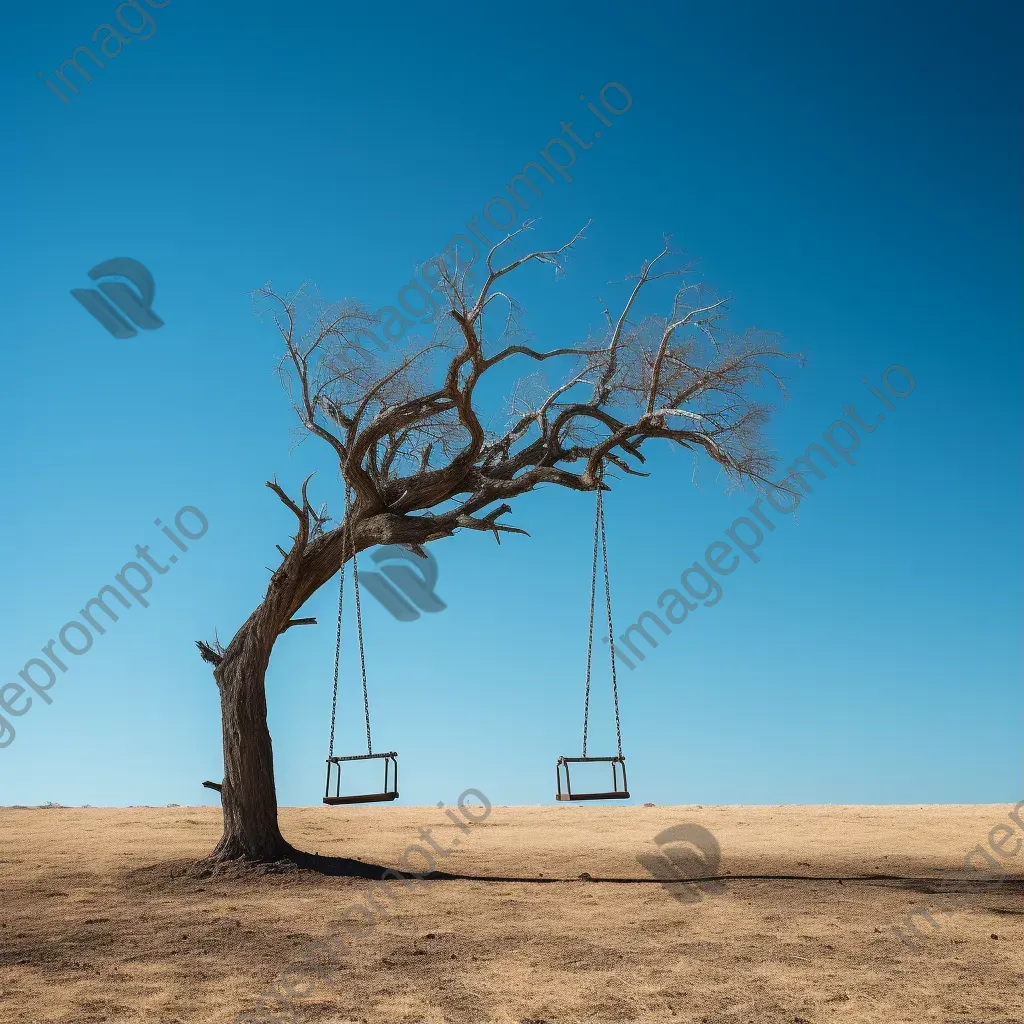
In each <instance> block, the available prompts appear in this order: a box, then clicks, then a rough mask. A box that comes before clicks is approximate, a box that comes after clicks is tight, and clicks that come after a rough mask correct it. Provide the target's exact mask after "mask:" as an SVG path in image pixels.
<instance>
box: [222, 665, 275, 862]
mask: <svg viewBox="0 0 1024 1024" xmlns="http://www.w3.org/2000/svg"><path fill="white" fill-rule="evenodd" d="M224 669H225V671H224V672H223V673H221V672H220V671H219V670H218V683H219V684H220V703H221V732H222V738H223V744H224V781H223V782H222V784H221V804H222V805H223V811H224V833H223V835H222V836H221V839H220V842H219V843H218V844H217V846H216V848H215V849H214V851H213V854H212V855H211V857H212V859H214V860H218V861H220V860H239V859H242V860H254V861H273V860H280V859H281V858H283V857H285V856H287V855H288V853H289V852H290V851H291V847H290V846H289V844H288V843H286V842H285V840H284V837H283V836H282V835H281V831H280V828H279V827H278V822H277V788H276V786H275V784H274V750H273V744H272V742H271V739H270V730H269V729H268V728H267V699H266V690H265V685H264V677H265V675H266V670H267V661H266V659H263V658H260V657H259V656H258V654H256V653H255V652H253V651H252V650H251V649H247V646H244V647H243V648H242V650H241V651H239V652H238V654H237V655H236V656H235V657H233V658H232V659H231V661H230V663H229V664H228V665H226V666H224Z"/></svg>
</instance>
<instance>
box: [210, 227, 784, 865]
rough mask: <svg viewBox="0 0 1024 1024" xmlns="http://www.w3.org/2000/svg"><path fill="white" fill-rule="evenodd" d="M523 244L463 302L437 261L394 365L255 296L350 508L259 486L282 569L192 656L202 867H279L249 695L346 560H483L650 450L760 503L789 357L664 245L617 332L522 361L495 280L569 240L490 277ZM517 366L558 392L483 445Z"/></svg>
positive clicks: (626, 304)
mask: <svg viewBox="0 0 1024 1024" xmlns="http://www.w3.org/2000/svg"><path fill="white" fill-rule="evenodd" d="M528 228H529V225H528V224H527V225H524V226H523V227H522V228H520V229H519V230H517V231H515V232H512V233H511V234H509V235H508V236H507V237H506V238H505V239H504V240H503V241H502V242H499V243H498V244H497V245H496V246H494V248H493V249H492V250H491V251H490V253H489V254H488V256H487V259H486V264H485V266H484V267H483V268H481V270H480V273H479V277H480V278H482V280H480V281H479V282H478V284H477V285H476V286H474V287H470V285H469V276H468V267H466V266H464V265H462V264H461V263H460V262H459V261H458V260H457V259H456V261H455V264H454V266H450V265H448V264H447V263H446V262H445V261H444V260H436V261H434V264H433V266H434V267H436V269H437V277H438V281H439V285H440V289H441V290H443V293H444V296H445V300H446V302H445V307H444V308H445V310H446V315H445V316H442V317H439V318H438V322H437V327H436V328H435V330H434V333H433V337H432V338H431V339H430V340H429V341H427V342H423V343H420V344H417V345H414V346H411V347H408V348H406V349H404V350H403V351H402V352H398V353H383V354H382V353H379V352H377V353H375V352H370V351H366V350H365V349H364V347H363V346H362V345H361V343H360V339H362V338H364V337H365V336H366V334H365V331H366V329H367V328H368V326H369V325H371V324H373V323H374V322H376V321H375V319H374V317H372V316H371V315H370V314H369V313H367V312H366V311H365V310H364V309H363V308H362V307H360V306H359V305H358V304H356V303H354V302H351V301H347V300H346V301H344V302H341V303H337V304H333V305H323V304H321V303H319V301H318V300H317V299H316V297H315V295H313V296H310V295H309V294H307V293H305V292H303V291H300V292H299V293H297V294H296V295H294V296H291V297H282V296H280V295H278V294H277V293H276V292H275V291H274V290H273V289H272V288H271V287H270V286H269V285H268V286H266V287H264V288H263V289H261V290H260V291H259V292H258V293H257V294H258V297H259V299H260V300H261V301H263V302H266V303H267V304H268V305H269V306H270V308H271V309H272V310H273V315H274V321H275V323H276V325H277V327H278V329H279V331H280V333H281V336H282V338H283V340H284V344H285V353H284V355H283V356H282V362H281V366H280V372H281V373H282V376H283V379H284V381H285V383H286V386H287V388H288V390H289V393H290V396H291V400H292V403H293V405H294V407H295V409H296V412H297V413H298V417H299V422H300V428H299V429H300V433H301V435H302V436H303V438H306V437H309V436H311V437H316V438H318V439H320V440H321V441H323V442H324V443H325V444H326V445H327V446H329V448H330V450H331V454H332V459H335V460H337V465H338V469H339V472H340V477H341V481H342V482H341V483H340V486H342V487H345V488H348V489H350V491H351V495H352V500H351V503H350V504H348V506H347V513H346V515H345V517H344V521H343V522H341V523H339V524H338V525H337V526H336V527H334V528H333V529H331V530H324V528H323V525H324V524H323V520H322V517H321V516H318V515H317V514H316V513H315V512H314V510H313V507H312V506H311V504H310V500H309V497H308V488H309V483H310V479H309V478H307V479H306V481H305V482H304V483H303V484H302V486H301V490H300V493H299V495H298V497H297V498H293V497H292V496H291V495H289V494H288V493H287V492H286V491H285V489H284V488H283V487H282V486H280V485H279V484H278V483H277V481H276V480H274V481H271V482H269V483H268V484H267V486H268V487H269V488H270V489H271V490H272V491H273V492H274V493H275V494H276V495H277V497H278V498H279V499H280V500H281V502H283V503H284V505H285V507H286V508H287V509H288V510H289V512H290V513H291V514H292V515H293V516H294V518H295V521H296V524H297V529H296V532H295V536H294V537H293V538H292V542H291V545H290V547H288V549H287V551H285V549H284V548H282V547H279V550H280V551H281V554H282V555H283V560H282V562H281V564H280V565H279V566H278V568H277V570H276V571H275V572H274V573H273V575H272V577H271V579H270V583H269V585H268V586H267V591H266V594H265V595H264V597H263V599H262V601H261V602H260V604H259V606H258V607H257V608H256V610H255V611H253V613H252V614H251V615H250V616H249V618H248V619H247V620H246V621H245V622H244V623H243V624H242V626H241V627H240V628H239V629H238V631H237V632H236V633H235V635H234V637H233V638H232V640H231V642H230V643H229V644H228V645H227V647H226V648H224V647H221V646H220V644H219V643H215V644H213V645H210V644H208V643H206V642H204V641H199V642H198V644H197V646H198V647H199V649H200V652H201V653H202V656H203V658H204V659H205V660H206V661H208V662H210V663H211V664H212V665H213V666H214V670H213V675H214V678H215V680H216V682H217V686H218V688H219V690H220V698H221V717H222V731H223V747H224V779H223V782H222V784H221V800H222V805H223V814H224V833H223V836H222V837H221V840H220V842H219V843H218V845H217V847H216V849H215V850H214V852H213V854H212V855H211V856H212V858H213V859H214V860H217V861H223V860H230V859H248V860H256V861H265V860H279V859H282V858H287V857H288V856H289V855H290V854H292V853H294V851H293V849H292V848H291V847H290V846H289V844H288V843H287V842H286V841H285V840H284V838H283V837H282V835H281V833H280V830H279V827H278V819H277V798H276V791H275V785H274V762H273V751H272V746H271V738H270V733H269V730H268V728H267V703H266V692H265V687H264V677H265V675H266V672H267V666H268V665H269V663H270V655H271V652H272V651H273V648H274V644H275V642H276V640H277V638H278V637H279V636H281V634H282V633H284V632H285V631H286V630H287V629H289V628H290V627H291V626H293V625H296V624H298V622H297V618H296V616H297V613H298V612H299V610H300V609H301V608H302V607H303V605H304V604H305V602H306V601H307V600H309V598H310V597H311V596H312V595H313V594H314V593H316V591H317V590H319V588H320V587H322V586H323V585H324V584H325V583H327V582H328V581H329V580H330V579H331V578H332V577H334V575H335V574H336V573H337V572H338V570H339V568H340V567H341V565H342V564H343V563H345V562H346V561H348V560H349V559H351V558H352V557H353V556H354V555H355V554H357V553H358V552H360V551H363V550H365V549H366V548H369V547H372V546H374V545H379V544H403V545H407V546H409V547H410V548H411V549H412V550H417V551H419V550H422V547H423V545H426V544H430V543H432V542H434V541H438V540H441V539H442V538H445V537H451V536H453V535H454V534H455V533H456V532H458V531H459V530H480V531H486V532H489V533H493V534H494V536H495V539H496V540H499V541H500V536H501V534H502V533H513V534H522V533H525V531H523V530H521V529H517V528H516V527H514V526H511V525H509V524H508V523H507V522H505V521H504V519H503V517H505V516H506V515H508V513H510V512H511V511H512V506H511V505H510V504H509V502H511V501H512V500H513V499H515V498H517V497H518V496H519V495H521V494H526V493H527V492H529V491H533V490H534V489H536V488H537V487H539V486H541V485H542V484H554V485H557V486H560V487H566V488H569V489H571V490H574V491H595V490H596V489H597V488H604V489H607V488H608V487H609V483H608V481H609V479H610V477H611V476H612V475H613V474H615V473H616V471H618V473H622V474H630V475H638V476H645V475H647V474H645V473H642V472H641V471H640V470H639V469H638V468H637V467H638V466H639V465H642V464H643V463H644V461H645V460H644V454H643V448H644V446H645V444H647V442H649V441H651V440H653V439H662V440H665V441H667V442H669V443H670V444H673V445H677V446H679V447H682V448H686V449H691V450H692V451H693V452H694V454H695V457H696V456H697V455H698V454H703V455H705V456H707V457H708V458H710V459H711V460H713V461H714V462H715V463H717V464H718V466H720V467H721V468H722V470H724V472H725V474H727V475H728V476H729V477H730V478H732V480H733V481H743V480H749V481H755V482H757V483H759V484H761V485H764V486H772V485H771V484H770V482H769V480H768V474H769V473H770V471H771V468H772V464H773V463H772V459H771V458H770V457H769V455H768V454H767V452H766V450H765V448H764V444H763V434H762V431H763V427H764V425H765V423H766V422H767V420H768V418H769V415H770V412H771V406H769V405H766V404H763V403H762V402H761V401H758V400H757V395H758V393H759V389H761V388H762V387H763V386H765V385H778V386H779V387H781V386H782V383H781V379H780V378H779V377H778V376H777V374H776V372H775V370H774V369H773V364H774V363H775V362H776V361H777V360H778V359H781V358H785V357H786V354H785V353H784V352H783V351H782V349H781V348H780V344H779V338H778V336H776V335H774V334H772V333H769V332H766V331H762V330H758V329H754V328H751V329H748V330H746V331H744V332H742V333H739V334H735V333H731V332H729V331H728V330H727V328H726V323H725V321H726V316H727V311H728V303H729V301H730V300H729V299H727V298H715V297H714V296H713V295H711V294H710V293H709V292H708V291H707V290H706V289H705V287H704V286H703V285H701V284H699V283H690V282H689V281H688V279H687V278H688V275H690V273H691V272H692V269H693V265H692V264H689V265H676V266H674V267H673V266H672V265H671V258H670V251H669V247H668V243H667V242H666V245H665V248H664V249H663V250H662V252H661V253H660V254H659V255H658V256H656V257H655V258H654V259H652V260H650V261H648V262H645V263H644V264H643V266H642V267H641V269H640V271H639V273H638V274H636V275H633V276H632V277H631V278H629V279H627V281H628V282H629V288H628V296H627V297H626V298H625V299H624V301H623V303H622V305H621V309H619V311H618V313H617V315H613V313H612V312H611V310H610V309H608V308H605V309H603V311H602V319H601V322H600V327H599V328H598V329H596V330H591V331H590V334H589V337H588V338H587V340H585V341H583V342H581V343H578V344H572V345H566V346H556V347H552V348H543V347H540V346H536V345H535V343H534V341H533V339H532V337H531V336H529V335H527V334H526V332H525V331H524V328H523V324H522V318H521V311H520V308H519V306H518V304H517V302H516V301H515V300H514V299H513V298H512V296H511V294H510V293H509V291H508V290H507V284H508V281H509V279H510V275H512V274H513V272H515V271H516V270H518V269H520V268H521V267H524V266H526V265H528V264H546V265H548V266H551V267H553V268H554V269H555V273H556V274H558V273H560V272H561V271H562V270H563V261H564V260H565V258H566V256H567V255H568V254H569V252H570V251H571V250H572V248H573V246H574V245H575V244H576V243H577V242H578V241H579V240H580V238H581V237H582V234H583V232H582V231H581V232H580V233H579V234H578V235H577V236H576V237H575V238H574V239H572V241H570V242H569V243H568V244H567V245H564V246H562V247H561V248H560V249H556V250H550V251H538V252H531V253H529V254H527V255H524V256H521V257H519V258H517V259H512V258H508V261H507V262H503V258H504V256H505V253H508V252H510V248H509V247H511V246H512V245H514V244H515V243H516V240H517V239H518V236H520V235H521V234H522V232H523V231H524V230H527V229H528ZM484 271H486V274H484ZM670 278H671V279H673V280H672V282H671V284H670V285H669V286H665V285H662V286H660V288H661V289H664V290H665V303H666V305H667V306H668V312H667V314H663V315H657V314H655V313H647V314H644V315H641V313H640V309H641V305H642V300H646V298H647V296H648V295H649V294H653V293H657V291H658V290H659V288H658V287H653V288H652V286H656V284H657V282H659V281H663V280H665V279H670ZM669 294H671V298H669V297H668V296H669ZM307 323H308V324H309V325H311V326H307ZM485 328H486V330H485ZM513 360H518V361H525V362H526V363H527V364H529V363H544V364H548V363H549V362H550V364H551V365H552V366H555V367H559V368H560V371H561V372H560V375H559V380H560V383H558V384H557V385H556V386H551V385H547V386H545V387H541V386H540V383H539V381H538V379H537V374H528V375H527V376H526V377H525V378H520V380H519V383H518V384H517V386H516V388H515V390H514V392H513V398H512V415H511V418H510V419H508V420H506V422H505V423H504V424H503V425H502V426H501V428H500V429H494V427H493V425H492V426H490V427H488V426H485V423H484V419H486V417H484V415H483V412H482V409H481V406H482V404H483V403H482V400H481V399H480V397H479V388H480V385H481V381H482V380H483V379H484V377H485V376H486V375H488V374H489V373H492V371H494V370H495V368H497V367H505V366H507V365H509V364H510V363H512V361H513ZM513 365H514V364H513ZM489 379H492V378H489Z"/></svg>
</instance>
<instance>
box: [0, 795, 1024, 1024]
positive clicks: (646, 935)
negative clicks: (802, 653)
mask: <svg viewBox="0 0 1024 1024" xmlns="http://www.w3.org/2000/svg"><path fill="white" fill-rule="evenodd" d="M1012 810H1013V808H1012V807H1010V806H945V807H937V806H930V807H834V806H833V807H639V806H632V807H602V806H596V805H585V806H581V805H570V806H563V805H559V806H554V807H500V806H496V807H494V808H493V809H492V810H491V813H490V814H489V815H488V817H487V818H486V820H484V821H481V822H480V823H478V824H474V825H471V826H470V825H462V826H461V827H457V825H456V824H453V823H452V822H451V821H450V820H449V819H448V818H446V817H445V815H444V812H443V811H442V810H441V809H438V808H434V807H427V808H424V807H384V808H381V807H360V808H346V809H341V810H338V809H329V808H285V809H282V811H281V820H282V828H283V831H284V834H285V835H286V836H287V837H288V838H289V839H290V840H291V841H292V842H293V843H294V844H295V845H296V846H297V847H299V848H302V849H306V850H309V851H315V852H319V853H320V854H321V855H331V856H337V857H354V858H355V857H357V858H359V859H360V860H362V861H364V862H367V863H373V864H377V865H386V866H394V867H398V866H400V865H401V862H402V861H403V858H404V857H405V856H406V854H405V851H406V850H407V849H408V848H409V846H410V845H411V844H419V845H421V846H425V847H426V848H428V849H429V844H430V843H431V842H432V843H434V844H436V847H437V848H438V849H439V850H447V851H451V852H450V853H448V854H447V855H441V854H440V853H437V854H435V858H436V863H437V868H438V870H440V871H444V872H447V873H450V874H461V875H478V876H488V877H489V878H492V879H498V880H466V879H447V878H446V879H440V880H436V881H434V882H433V883H429V882H423V881H416V882H413V881H402V880H392V881H388V882H384V883H378V882H370V881H367V880H366V879H362V878H350V877H332V876H325V875H323V874H318V873H314V872H311V871H305V870H303V871H292V872H287V873H277V874H266V875H255V874H252V873H246V874H244V875H242V876H238V877H232V876H228V877H219V876H214V877H196V876H190V875H189V874H187V873H186V868H187V866H188V863H189V860H190V859H192V858H197V857H200V856H202V855H203V854H205V853H207V852H208V851H209V850H210V849H211V848H212V847H213V845H214V843H215V842H216V840H217V838H218V835H219V810H218V809H213V808H195V807H181V808H129V809H124V808H120V809H101V808H97V809H16V808H4V809H0V843H2V846H0V886H2V894H3V895H2V904H0V1021H3V1022H4V1024H8V1022H10V1024H28V1022H31V1024H43V1022H57V1021H60V1022H68V1024H71V1022H74V1024H93V1022H100V1021H111V1022H112V1021H116V1022H131V1024H157V1022H159V1024H171V1022H189V1024H192V1022H199V1024H226V1022H229V1021H239V1020H244V1019H256V1020H278V1021H294V1022H296V1024H304V1022H309V1024H314V1022H320V1024H327V1022H330V1024H335V1022H338V1024H340V1022H346V1024H347V1022H354V1021H361V1022H363V1021H365V1022H373V1024H384V1022H387V1024H391V1022H402V1024H411V1022H420V1021H429V1022H442V1021H443V1022H457V1024H484V1022H487V1024H492V1022H499V1021H500V1022H514V1024H520V1022H531V1024H537V1022H554V1024H570V1022H580V1021H587V1022H591V1021H593V1022H613V1021H614V1022H620V1021H644V1022H659V1024H660V1022H667V1021H672V1022H708V1024H711V1022H714V1024H719V1022H721V1024H746V1022H772V1024H782V1022H788V1024H794V1022H795V1024H825V1022H831V1021H836V1022H853V1021H879V1022H886V1024H896V1022H905V1021H915V1022H917V1021H928V1022H937V1024H944V1022H949V1021H955V1022H958V1024H966V1022H986V1024H995V1022H1000V1024H1004V1022H1009V1021H1014V1022H1022V1021H1024V850H1022V851H1021V852H1020V853H1018V854H1017V855H1016V856H1012V857H1009V858H1007V859H1006V860H1004V861H1002V865H1003V868H1002V870H1003V871H1005V872H1006V873H1007V874H1012V878H1011V879H1010V880H1006V881H1003V882H1002V883H1001V884H996V883H995V882H991V881H990V882H983V881H981V880H980V876H975V881H974V882H973V883H963V882H961V883H960V884H959V885H957V884H956V883H955V882H950V881H939V882H936V881H935V880H936V879H940V876H943V877H947V878H948V877H949V876H950V875H956V874H959V875H960V876H961V877H966V876H964V874H963V871H962V866H963V860H964V856H965V854H967V853H968V852H969V851H970V850H971V849H973V848H974V847H976V846H977V845H978V844H979V843H981V844H983V845H985V844H987V843H988V841H989V836H990V834H992V832H993V829H994V828H995V826H998V825H1003V826H1005V827H1006V829H1014V825H1013V824H1012V821H1011V820H1010V819H1009V817H1008V814H1009V813H1010V812H1011V811H1012ZM1022 810H1024V808H1021V809H1020V810H1018V814H1021V812H1022ZM477 813H479V811H478V812H477ZM458 820H459V821H462V819H461V818H459V819H458ZM688 823H689V824H691V825H692V824H696V825H699V826H701V827H702V828H704V829H707V830H709V831H710V832H711V833H712V834H713V835H714V836H715V837H716V839H717V842H718V844H719V846H720V850H721V860H720V862H719V863H718V866H717V869H716V870H717V873H718V874H719V875H721V876H724V877H725V878H726V879H727V880H726V881H724V882H719V883H708V882H705V883H703V889H701V888H698V886H697V885H696V884H694V883H676V884H674V885H671V886H666V885H663V884H662V883H661V882H659V881H657V880H656V879H654V878H652V876H651V874H650V873H649V871H648V869H647V868H645V867H644V865H643V864H641V863H640V862H639V861H638V857H644V858H647V863H648V864H649V865H650V864H655V865H656V864H658V863H661V864H663V865H665V866H668V865H670V859H669V857H670V856H671V857H674V859H675V861H676V863H677V867H676V868H675V869H674V870H676V871H678V870H680V867H679V865H682V868H683V869H685V868H686V865H687V864H688V863H689V864H690V865H691V867H692V868H693V869H694V871H693V872H691V874H690V877H693V876H694V875H697V876H699V875H700V874H701V872H700V870H699V867H700V863H701V862H700V860H699V859H697V855H696V853H694V852H693V851H692V848H691V847H687V846H686V844H685V843H684V844H681V845H680V844H679V843H676V844H675V845H673V844H668V845H663V846H659V845H658V844H656V843H655V841H654V837H655V835H657V834H658V833H660V832H661V831H662V830H664V829H667V828H671V827H673V826H679V825H683V824H688ZM422 829H429V830H430V831H429V833H427V834H426V836H424V835H423V834H421V830H422ZM1016 832H1017V834H1018V836H1019V835H1020V830H1019V829H1017V830H1016ZM995 837H996V840H997V842H1000V843H1002V845H1003V847H1004V849H1006V850H1007V851H1011V852H1012V851H1013V849H1014V846H1013V843H1014V839H1013V838H1007V832H1006V831H1005V829H1004V830H1002V831H999V830H996V831H995ZM688 850H689V851H690V853H689V854H688V853H687V851H688ZM418 856H419V855H417V854H415V853H413V854H411V855H410V856H409V857H408V858H407V859H406V864H405V866H406V868H408V869H410V870H424V868H423V867H422V866H421V860H420V859H417V858H418ZM688 856H690V860H689V861H688V860H687V857H688ZM708 856H710V854H709V855H708ZM712 859H713V858H712ZM423 863H425V862H423ZM980 866H981V867H984V864H980ZM581 875H582V876H584V877H583V878H581V877H580V876H581ZM744 875H746V876H751V875H753V876H800V877H799V878H792V877H774V878H772V877H767V878H739V877H736V876H744ZM866 875H890V876H901V877H902V879H903V880H892V879H890V880H885V879H878V878H875V879H870V880H859V881H854V880H852V878H853V876H866ZM588 876H589V877H588ZM812 876H828V877H829V878H830V879H831V880H826V879H825V878H822V877H819V878H817V879H814V878H813V877H812ZM836 876H841V877H842V878H843V881H839V880H837V879H836ZM610 879H617V881H611V880H610ZM915 879H917V881H915ZM923 879H932V880H933V881H932V882H931V883H929V882H927V881H922V880H923ZM623 880H625V881H623ZM929 890H931V891H932V895H930V894H929ZM935 890H946V891H947V892H948V893H949V895H948V896H947V897H946V900H947V902H946V903H945V904H944V906H945V912H940V911H938V910H937V911H935V913H934V916H933V920H934V921H935V923H936V927H933V926H932V925H931V924H929V923H928V922H927V921H926V920H920V921H919V931H920V933H921V937H920V939H919V940H917V942H916V947H917V948H916V951H912V950H911V949H909V948H908V947H907V946H906V945H904V944H903V943H901V942H900V940H899V939H898V938H897V936H896V935H895V934H894V932H893V930H892V925H893V923H897V922H900V921H901V920H902V919H903V917H904V915H905V914H906V913H907V911H908V910H909V909H910V908H911V906H912V905H914V904H916V903H919V902H920V901H921V900H922V899H925V900H928V899H932V900H934V899H939V898H941V897H940V896H936V895H934V892H935ZM360 907H362V908H364V909H363V910H360V909H359V908H360ZM373 907H376V911H374V910H373V909H372V908H373ZM371 916H372V917H373V918H374V921H373V923H371V924H368V923H367V920H368V919H369V918H370V917H371ZM909 934H910V933H908V935H909ZM332 937H333V938H332ZM325 938H326V939H328V940H329V941H328V942H327V943H326V944H324V943H321V944H320V945H319V946H314V943H315V942H316V940H323V939H325ZM275 992H276V993H277V995H276V996H275V995H273V993H275ZM289 994H290V996H289ZM261 1006H262V1009H261V1008H260V1007H261ZM240 1014H249V1015H251V1016H250V1017H240Z"/></svg>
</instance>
